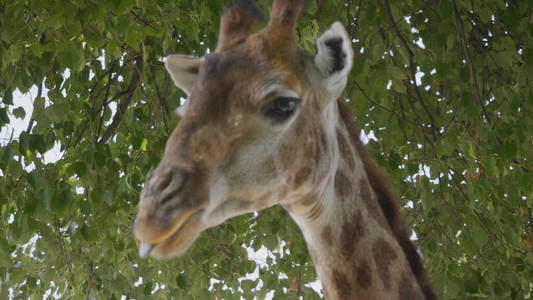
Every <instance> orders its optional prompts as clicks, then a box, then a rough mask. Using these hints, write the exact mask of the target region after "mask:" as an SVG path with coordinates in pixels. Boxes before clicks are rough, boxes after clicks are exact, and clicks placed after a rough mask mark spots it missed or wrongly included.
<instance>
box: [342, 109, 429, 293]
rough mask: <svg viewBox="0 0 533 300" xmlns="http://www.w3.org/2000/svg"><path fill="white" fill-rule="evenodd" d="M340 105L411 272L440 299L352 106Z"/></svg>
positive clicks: (343, 118) (421, 287) (344, 120)
mask: <svg viewBox="0 0 533 300" xmlns="http://www.w3.org/2000/svg"><path fill="white" fill-rule="evenodd" d="M337 103H338V107H339V114H340V118H341V121H342V122H343V123H344V125H345V126H346V128H347V129H348V133H349V134H350V137H351V139H352V141H353V142H354V144H355V146H356V151H357V152H358V154H359V156H360V157H361V159H362V161H363V165H364V169H365V172H366V175H367V176H368V180H369V182H370V185H371V187H372V189H373V191H374V193H375V194H376V196H377V198H378V202H379V206H380V207H381V210H382V212H383V215H384V216H385V219H386V220H387V223H388V224H389V227H390V229H391V231H392V233H393V234H394V237H395V238H396V240H397V241H398V243H399V244H400V246H401V248H402V250H403V252H404V254H405V257H406V258H407V261H409V265H410V266H411V270H412V271H413V274H414V275H415V277H416V279H417V282H418V285H419V286H420V289H421V290H422V292H423V293H424V295H425V297H426V299H428V300H433V299H437V296H436V294H435V292H434V291H433V288H432V287H431V284H430V282H429V279H428V276H427V273H426V270H425V269H424V267H423V266H422V262H421V259H420V255H418V252H417V250H416V248H415V246H414V244H413V242H411V240H410V239H409V235H408V234H407V231H406V229H405V225H404V222H403V220H402V218H401V216H400V210H399V205H398V203H399V202H398V200H397V199H396V197H395V196H393V194H392V193H391V192H390V191H389V189H388V188H387V186H386V185H385V182H384V180H383V177H382V175H381V174H380V172H379V170H378V168H377V167H376V165H375V163H374V161H373V160H372V158H371V157H370V155H369V154H368V152H367V151H366V149H365V146H364V145H363V143H362V142H361V139H360V137H359V132H360V130H359V129H358V128H357V127H356V126H355V124H354V122H353V120H352V117H351V115H352V114H351V109H350V107H349V105H348V104H347V103H345V102H343V101H342V100H340V99H339V100H338V101H337Z"/></svg>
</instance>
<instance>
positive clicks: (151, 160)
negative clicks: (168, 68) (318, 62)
mask: <svg viewBox="0 0 533 300" xmlns="http://www.w3.org/2000/svg"><path fill="white" fill-rule="evenodd" d="M228 2H229V1H207V0H200V1H193V0H170V1H145V0H112V1H102V0H70V1H51V0H39V1H35V0H25V1H7V0H1V1H0V97H1V104H0V127H2V129H3V132H4V133H5V132H7V135H3V136H2V140H1V143H0V170H1V172H0V216H1V218H0V224H1V225H0V232H1V234H0V251H1V252H0V298H2V299H6V298H7V297H8V296H9V295H11V296H14V297H17V298H18V297H22V296H24V297H31V298H32V299H34V298H41V296H42V295H44V294H46V293H49V292H50V291H52V293H53V292H55V293H56V294H58V295H61V296H62V297H63V298H82V297H89V296H90V297H97V298H114V299H118V298H120V297H121V295H126V296H127V297H128V299H129V298H137V299H139V298H144V297H146V296H148V295H151V294H152V297H155V298H161V299H166V298H168V297H170V295H172V296H174V298H175V299H209V298H213V295H216V296H218V298H215V299H221V298H222V299H240V297H241V296H243V297H244V298H245V299H252V298H253V296H254V295H255V296H258V298H259V299H262V298H264V296H265V295H266V294H267V293H270V294H272V291H274V293H275V298H276V299H285V298H286V299H294V298H296V296H298V295H300V296H304V298H305V299H317V298H319V296H318V294H317V293H316V292H314V291H313V290H312V289H311V288H309V285H308V283H309V282H312V281H315V280H316V273H315V271H314V268H313V266H312V262H311V260H310V257H309V256H308V254H307V250H306V247H305V243H304V241H303V238H302V237H301V235H300V233H299V230H298V228H297V227H296V226H295V225H294V224H293V222H292V221H291V220H290V218H289V217H288V216H287V215H286V214H285V213H284V212H283V210H282V209H280V208H279V207H276V208H272V209H269V210H266V211H263V212H260V213H259V214H254V215H246V216H242V217H239V218H235V219H233V220H231V221H229V222H226V223H225V224H223V225H221V226H218V227H216V228H213V229H210V230H208V231H207V232H205V233H203V234H202V236H201V238H200V239H199V240H198V241H197V242H196V243H195V246H194V247H193V249H191V250H190V251H189V252H188V253H187V254H186V255H185V256H183V257H181V258H178V259H174V260H170V261H155V260H152V259H148V260H141V259H139V258H138V256H137V247H136V243H135V242H134V239H133V237H132V234H131V224H132V221H133V216H134V213H135V206H136V204H137V201H138V196H139V191H140V189H141V185H142V182H143V179H144V177H145V175H146V174H147V173H148V172H149V170H150V169H152V168H154V166H156V164H157V163H158V161H159V159H160V157H161V155H162V152H163V147H164V144H165V141H166V138H167V137H168V135H169V133H170V131H171V130H172V128H173V127H174V126H175V124H176V120H175V119H174V118H173V116H172V113H171V112H172V111H173V110H174V109H175V108H177V107H178V106H179V99H180V97H183V96H184V94H182V93H181V92H180V91H179V90H178V89H176V88H175V87H174V86H173V84H172V82H171V80H170V77H169V76H168V75H167V74H166V72H165V71H164V68H163V66H162V57H164V56H166V55H168V54H172V53H183V54H193V55H199V56H200V55H204V54H205V53H206V52H207V51H209V49H214V47H215V44H216V34H217V30H218V20H219V16H220V13H221V11H222V9H223V7H224V6H225V5H227V4H228ZM259 2H260V6H262V8H263V9H264V10H265V11H268V9H269V7H270V1H262V0H261V1H259ZM335 20H340V21H341V22H343V23H344V24H345V25H346V26H347V29H348V31H349V33H350V34H351V36H352V37H353V38H354V39H353V47H354V49H355V52H356V53H357V55H356V57H355V61H354V68H353V71H352V74H351V77H350V81H349V82H348V86H347V90H346V93H345V97H347V98H348V99H350V103H351V105H352V106H353V110H354V112H355V115H356V117H355V120H356V122H357V124H358V125H359V126H360V128H361V129H362V130H364V131H365V132H366V133H370V132H372V133H373V134H374V135H375V136H376V138H375V139H371V140H370V142H369V144H368V147H369V149H370V151H371V152H372V154H373V156H374V157H375V158H376V160H377V161H378V163H379V164H380V165H381V166H382V168H383V169H384V171H385V172H386V173H387V174H388V176H387V177H388V178H389V179H390V180H389V181H390V182H391V188H392V189H393V190H394V191H395V192H396V194H397V195H399V196H400V198H401V201H402V203H403V204H404V205H405V207H404V209H403V214H404V216H405V217H406V221H407V223H408V224H409V225H410V226H411V228H413V230H414V231H415V232H416V235H417V238H418V240H417V244H418V246H419V248H420V249H421V251H422V253H423V256H424V260H425V265H426V266H427V268H428V271H429V273H430V275H431V277H432V281H433V283H434V285H435V289H436V290H437V292H438V293H439V294H440V296H441V297H442V298H443V299H474V298H489V299H523V298H531V297H532V296H531V294H532V292H533V284H532V282H533V246H532V240H533V213H532V206H533V205H532V201H531V196H532V189H531V183H532V182H533V177H532V175H531V174H532V173H531V166H532V163H531V160H532V158H533V156H532V150H531V147H532V145H533V139H532V131H531V130H532V122H533V121H532V120H533V117H532V115H531V113H532V111H531V110H532V104H533V90H532V84H531V83H532V82H533V78H532V77H533V72H532V71H533V39H532V36H533V3H532V1H525V0H508V1H505V0H485V1H466V0H461V1H460V0H431V1H422V0H405V1H393V0H380V1H364V0H353V1H346V0H330V1H311V5H310V7H309V9H308V10H307V12H306V13H305V15H304V17H303V18H302V20H300V23H299V29H298V34H299V37H300V42H301V45H302V46H303V47H304V48H306V49H307V50H308V51H311V52H312V51H314V44H313V43H314V39H315V38H316V37H317V35H318V34H319V32H322V31H323V30H324V29H325V28H326V27H327V26H329V24H331V23H332V22H333V21H335ZM32 87H33V91H34V92H33V93H32V96H33V98H32V105H30V106H32V107H33V109H32V110H28V109H27V107H26V108H25V106H24V105H22V103H21V102H20V101H21V100H20V99H17V98H16V97H13V94H14V92H21V93H28V92H29V91H30V89H32ZM35 91H36V92H35ZM26 110H27V111H26ZM17 118H18V119H24V118H26V119H30V122H29V124H28V126H27V128H24V130H22V132H21V133H20V135H18V136H11V137H10V135H9V134H10V132H9V131H8V129H9V128H11V127H9V124H10V123H12V122H14V120H15V119H17ZM54 146H56V147H59V148H60V150H61V156H60V158H59V160H57V161H55V162H50V161H49V160H46V159H45V158H44V154H45V153H47V152H48V151H50V149H52V148H53V147H54ZM261 247H265V248H266V249H268V250H269V255H268V257H266V258H265V259H261V260H257V259H253V258H250V257H249V255H248V253H247V251H248V250H247V248H253V249H255V250H258V249H260V248H261ZM254 271H256V272H258V273H257V274H258V276H255V277H254V276H251V277H248V278H249V279H244V278H245V276H246V274H250V273H253V272H254ZM280 273H282V274H284V275H283V276H280ZM140 278H142V279H140ZM250 278H251V279H250ZM47 291H48V292H47Z"/></svg>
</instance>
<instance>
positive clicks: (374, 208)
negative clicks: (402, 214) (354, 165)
mask: <svg viewBox="0 0 533 300" xmlns="http://www.w3.org/2000/svg"><path fill="white" fill-rule="evenodd" d="M359 195H360V196H361V200H363V203H364V205H365V207H366V209H367V211H368V214H369V215H370V216H371V217H372V218H373V219H374V220H376V221H377V222H378V224H379V225H380V226H382V227H383V228H387V229H388V228H389V224H388V223H387V221H386V220H385V216H384V215H383V212H382V211H381V207H379V203H378V201H377V199H376V197H375V196H374V192H373V191H372V190H371V186H370V184H369V183H368V180H367V179H366V177H365V176H362V177H361V179H360V180H359Z"/></svg>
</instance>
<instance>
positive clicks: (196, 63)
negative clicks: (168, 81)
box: [165, 54, 204, 96]
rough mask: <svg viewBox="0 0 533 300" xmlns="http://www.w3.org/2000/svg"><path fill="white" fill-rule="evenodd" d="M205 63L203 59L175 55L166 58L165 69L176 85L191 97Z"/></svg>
mask: <svg viewBox="0 0 533 300" xmlns="http://www.w3.org/2000/svg"><path fill="white" fill-rule="evenodd" d="M203 61H204V58H203V57H193V56H186V55H179V54H173V55H169V56H167V57H166V59H165V68H167V71H168V73H170V76H171V77H172V80H173V81H174V84H175V85H176V86H177V87H179V88H180V89H182V90H183V91H184V92H185V93H186V94H187V96H189V94H190V93H191V89H192V86H193V85H194V82H195V81H196V77H197V76H198V70H199V69H200V65H201V64H202V62H203Z"/></svg>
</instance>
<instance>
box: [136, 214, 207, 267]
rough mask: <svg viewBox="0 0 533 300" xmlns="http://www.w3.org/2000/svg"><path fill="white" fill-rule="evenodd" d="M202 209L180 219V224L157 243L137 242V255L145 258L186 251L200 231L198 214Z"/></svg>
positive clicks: (166, 256) (173, 254) (162, 256)
mask: <svg viewBox="0 0 533 300" xmlns="http://www.w3.org/2000/svg"><path fill="white" fill-rule="evenodd" d="M203 211H204V210H199V211H197V212H196V213H193V214H191V215H189V216H188V217H186V218H185V220H182V221H181V222H180V223H181V225H180V226H179V227H177V228H176V229H175V231H174V232H173V233H171V234H170V235H169V236H168V237H167V238H165V239H164V240H161V241H158V242H157V243H145V242H139V256H140V257H141V258H146V257H148V256H153V257H155V258H158V259H159V258H169V257H173V256H176V255H180V254H182V253H184V252H185V251H187V249H188V248H189V247H190V246H191V244H192V243H193V242H194V241H195V240H196V238H197V237H198V235H199V233H200V232H201V231H202V226H201V221H200V216H201V214H202V213H203Z"/></svg>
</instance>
